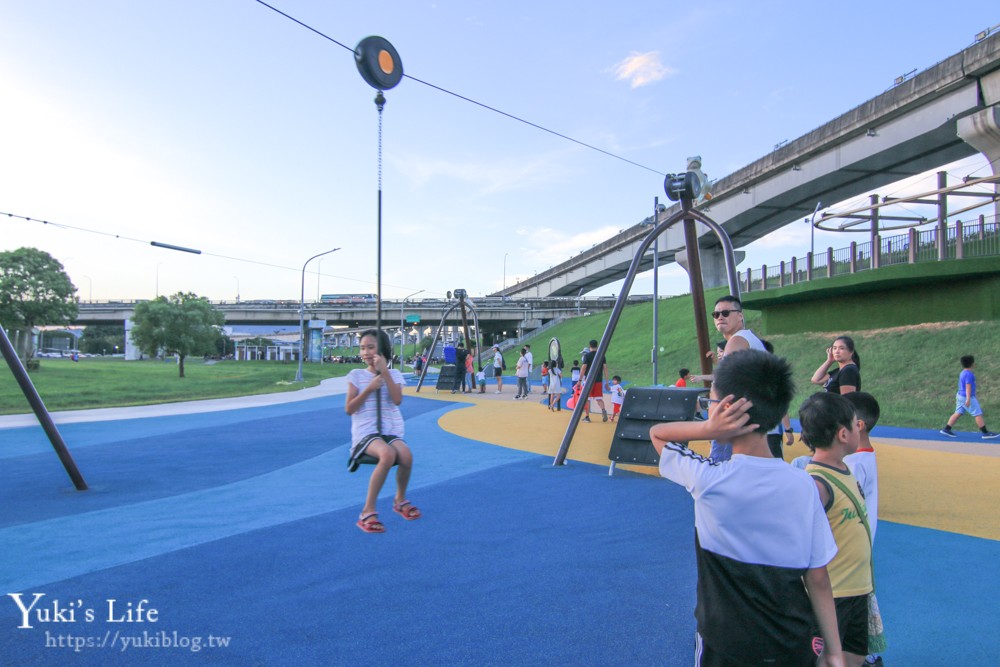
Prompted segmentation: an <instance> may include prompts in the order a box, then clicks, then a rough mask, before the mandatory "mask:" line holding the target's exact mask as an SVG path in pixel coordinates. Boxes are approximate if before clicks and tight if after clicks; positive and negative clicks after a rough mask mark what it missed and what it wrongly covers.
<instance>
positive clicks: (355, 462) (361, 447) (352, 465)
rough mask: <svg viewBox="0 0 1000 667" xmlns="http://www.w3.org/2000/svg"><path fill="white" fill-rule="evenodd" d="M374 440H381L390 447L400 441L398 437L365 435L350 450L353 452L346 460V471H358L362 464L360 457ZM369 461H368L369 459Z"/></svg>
mask: <svg viewBox="0 0 1000 667" xmlns="http://www.w3.org/2000/svg"><path fill="white" fill-rule="evenodd" d="M376 440H382V441H384V442H385V444H387V445H389V446H390V447H392V443H394V442H396V441H397V440H402V438H400V437H399V436H398V435H379V434H378V433H373V434H372V435H366V436H365V437H363V438H362V439H361V442H359V443H358V446H357V447H356V448H352V449H353V452H352V453H351V455H350V456H349V457H348V459H347V469H348V470H349V471H350V472H354V471H355V470H357V469H358V466H360V465H361V463H362V460H361V459H362V457H363V456H364V455H365V450H367V449H368V445H370V444H372V443H373V442H375V441H376ZM369 460H370V459H369Z"/></svg>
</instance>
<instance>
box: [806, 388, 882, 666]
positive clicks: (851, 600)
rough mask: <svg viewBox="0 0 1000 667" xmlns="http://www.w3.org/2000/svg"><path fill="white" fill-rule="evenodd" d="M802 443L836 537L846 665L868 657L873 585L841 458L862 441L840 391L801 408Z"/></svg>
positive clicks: (863, 522) (862, 523) (833, 575)
mask: <svg viewBox="0 0 1000 667" xmlns="http://www.w3.org/2000/svg"><path fill="white" fill-rule="evenodd" d="M799 421H801V422H802V441H803V442H805V443H806V445H808V446H809V448H810V449H812V450H813V455H812V460H811V461H810V462H809V465H807V466H806V472H807V473H809V474H810V475H812V477H813V479H814V480H816V488H817V489H819V498H820V502H821V503H822V505H823V509H825V510H826V517H827V519H829V521H830V528H831V529H832V530H833V536H834V538H835V539H836V540H837V555H836V557H835V558H834V559H833V560H832V561H831V562H830V565H829V567H828V568H827V569H828V570H829V572H830V583H831V585H832V586H833V598H834V600H835V602H836V607H837V627H838V628H839V629H840V643H841V646H842V647H843V648H842V650H843V652H844V663H845V664H846V665H848V667H860V666H861V665H863V664H864V662H865V656H867V655H868V596H869V594H870V593H871V592H872V590H873V589H874V587H873V579H874V577H873V576H872V572H873V568H872V543H871V530H870V528H869V526H868V511H867V509H866V508H865V500H864V495H863V494H862V492H861V487H860V486H859V485H858V480H857V479H856V478H855V477H854V475H852V474H851V470H850V468H849V467H848V465H847V463H845V462H844V457H846V456H847V455H848V454H853V453H854V452H856V451H857V450H858V447H859V446H860V444H861V432H860V429H859V425H858V418H857V416H856V413H855V411H854V406H853V405H852V404H851V402H850V401H848V400H847V399H846V398H845V397H844V396H843V395H841V394H837V393H831V392H819V393H816V394H813V395H812V396H810V397H809V398H807V399H806V400H805V401H804V402H803V403H802V406H801V407H800V408H799Z"/></svg>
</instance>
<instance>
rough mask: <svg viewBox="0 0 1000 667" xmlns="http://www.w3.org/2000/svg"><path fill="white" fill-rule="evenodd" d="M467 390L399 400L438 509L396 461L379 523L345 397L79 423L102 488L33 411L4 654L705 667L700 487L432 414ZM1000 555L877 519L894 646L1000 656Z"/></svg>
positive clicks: (6, 543)
mask: <svg viewBox="0 0 1000 667" xmlns="http://www.w3.org/2000/svg"><path fill="white" fill-rule="evenodd" d="M469 409H476V408H475V406H472V405H469V404H468V403H454V402H449V401H442V400H435V399H430V398H422V397H417V396H408V397H407V400H406V401H404V403H403V411H404V414H405V416H406V419H407V440H408V441H409V442H410V443H411V445H412V447H413V450H414V452H415V455H416V465H415V468H414V475H413V480H412V484H411V488H410V493H409V497H410V498H411V499H412V500H413V501H414V503H416V504H417V505H418V506H420V508H421V509H422V510H423V512H424V517H423V518H422V519H420V520H419V521H412V522H407V521H404V520H403V519H402V518H401V517H399V516H397V515H395V514H394V513H393V512H392V511H391V497H390V496H391V494H392V492H393V483H392V478H391V477H390V481H389V483H387V485H386V489H385V491H384V494H383V498H382V499H381V500H380V510H381V515H382V519H383V521H384V522H385V524H386V528H387V532H386V533H385V534H382V535H369V534H365V533H362V532H361V531H360V530H358V529H357V528H356V527H355V525H354V522H355V520H356V518H357V514H358V511H359V509H360V505H361V501H362V499H363V497H364V492H365V488H366V486H367V483H368V477H369V472H370V469H367V468H364V467H363V468H362V469H361V470H360V471H359V472H357V473H354V474H350V473H348V472H347V469H346V461H347V447H348V439H349V423H348V417H347V416H346V415H345V414H344V411H343V398H342V397H341V396H330V397H325V398H318V399H312V400H305V401H301V402H297V403H287V404H281V405H272V406H264V407H255V408H248V409H236V410H228V411H220V412H212V413H203V414H193V415H183V416H181V415H178V416H163V417H150V418H144V419H128V420H119V421H102V422H90V423H72V424H64V425H62V426H60V431H61V432H62V434H63V436H64V438H65V440H66V442H67V443H68V445H69V446H70V449H71V452H72V454H73V456H74V458H75V460H76V462H77V464H78V466H79V468H80V470H81V472H82V474H83V475H84V477H85V478H86V479H87V482H88V484H89V485H90V487H91V488H90V490H89V491H86V492H78V491H75V490H74V489H73V487H72V485H71V483H70V481H69V478H68V477H67V475H66V473H65V472H64V470H63V469H62V467H61V465H60V464H59V461H58V459H57V458H56V456H55V454H54V453H53V451H52V449H51V446H50V445H49V443H48V441H47V440H46V439H45V437H44V434H43V433H42V431H41V429H40V428H39V427H37V426H33V427H24V428H11V429H0V595H2V597H0V665H139V664H142V665H145V664H156V665H542V664H545V665H621V664H629V665H688V664H692V662H693V651H694V643H693V633H694V629H695V623H694V617H693V610H694V604H695V562H694V552H693V538H694V528H693V526H694V521H693V511H692V503H691V499H690V497H689V496H688V495H687V493H686V492H684V490H683V489H682V488H680V487H677V486H675V485H673V484H671V483H669V482H667V481H665V480H662V479H658V478H656V477H651V476H647V475H640V474H634V473H629V472H626V471H619V472H618V473H617V474H616V475H615V476H614V477H609V476H608V475H607V469H606V468H605V467H603V466H596V465H589V464H584V463H575V462H574V463H572V464H571V465H568V466H565V467H563V468H559V469H556V468H553V467H552V466H551V457H549V456H542V455H538V454H533V453H530V452H525V451H518V450H513V449H506V448H503V447H499V446H495V445H490V444H486V443H483V442H479V441H477V440H475V439H471V438H465V437H459V436H457V435H454V434H451V433H448V432H446V431H444V430H442V429H441V428H440V427H439V426H438V424H437V422H438V419H439V418H440V417H441V416H442V415H443V414H445V413H447V412H449V411H452V410H469ZM924 435H926V433H924ZM996 512H997V508H995V507H984V508H983V516H984V520H989V521H996ZM998 563H1000V542H997V541H993V540H988V539H981V538H975V537H969V536H965V535H959V534H954V533H948V532H944V531H938V530H931V529H926V528H916V527H912V526H908V525H902V524H895V523H891V522H888V521H880V523H879V531H878V540H877V542H876V581H877V585H878V597H879V603H880V606H881V608H882V612H883V616H884V618H885V622H886V629H887V634H888V640H889V644H890V647H889V650H887V651H886V652H885V654H884V656H885V660H886V664H887V665H906V666H910V667H912V666H921V665H951V664H962V665H996V664H1000V614H998V613H997V599H998V596H1000V567H998V565H997V564H998Z"/></svg>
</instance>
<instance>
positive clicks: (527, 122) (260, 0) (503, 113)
mask: <svg viewBox="0 0 1000 667" xmlns="http://www.w3.org/2000/svg"><path fill="white" fill-rule="evenodd" d="M254 1H255V2H257V3H258V4H261V5H264V6H265V7H267V8H268V9H270V10H272V11H274V12H276V13H278V14H281V15H282V16H284V17H285V18H286V19H288V20H289V21H293V22H295V23H297V24H299V25H300V26H302V27H303V28H305V29H306V30H309V31H311V32H314V33H316V34H317V35H319V36H320V37H322V38H323V39H326V40H328V41H331V42H333V43H334V44H336V45H337V46H340V47H342V48H345V49H347V50H348V51H350V52H351V53H354V49H352V48H351V47H349V46H347V45H345V44H343V43H342V42H338V41H337V40H335V39H334V38H333V37H330V36H329V35H327V34H325V33H323V32H321V31H319V30H317V29H316V28H313V27H312V26H310V25H308V24H306V23H303V22H302V21H300V20H298V19H297V18H295V17H294V16H289V15H288V14H286V13H285V12H283V11H281V10H280V9H277V8H275V7H272V6H271V5H269V4H267V3H266V2H264V0H254ZM403 78H406V79H410V80H411V81H414V82H416V83H420V84H423V85H425V86H427V87H428V88H433V89H434V90H437V91H439V92H442V93H445V94H447V95H451V96H452V97H456V98H458V99H460V100H462V101H463V102H468V103H470V104H474V105H476V106H478V107H481V108H483V109H486V110H487V111H492V112H493V113H497V114H500V115H501V116H505V117H507V118H510V119H511V120H515V121H517V122H519V123H524V124H525V125H527V126H529V127H533V128H535V129H536V130H541V131H542V132H547V133H549V134H551V135H553V136H556V137H559V138H560V139H565V140H566V141H571V142H573V143H574V144H577V145H579V146H583V147H584V148H589V149H590V150H592V151H597V152H598V153H603V154H604V155H607V156H608V157H613V158H614V159H616V160H621V161H622V162H627V163H628V164H630V165H632V166H635V167H639V168H640V169H645V170H646V171H651V172H653V173H654V174H658V175H660V176H666V175H667V174H666V173H665V172H662V171H660V170H659V169H653V168H652V167H647V166H646V165H644V164H640V163H638V162H634V161H632V160H629V159H628V158H625V157H622V156H621V155H615V154H614V153H612V152H610V151H606V150H604V149H603V148H598V147H597V146H593V145H591V144H588V143H586V142H584V141H580V140H579V139H574V138H573V137H570V136H567V135H565V134H562V133H561V132H556V131H555V130H550V129H549V128H547V127H544V126H542V125H539V124H537V123H532V122H531V121H530V120H525V119H524V118H520V117H519V116H515V115H514V114H511V113H507V112H506V111H502V110H500V109H497V108H496V107H491V106H490V105H488V104H484V103H482V102H477V101H476V100H474V99H472V98H470V97H466V96H465V95H460V94H459V93H456V92H454V91H451V90H448V89H447V88H442V87H441V86H437V85H434V84H433V83H430V82H428V81H424V80H422V79H418V78H417V77H415V76H412V75H410V74H406V73H405V72H404V73H403Z"/></svg>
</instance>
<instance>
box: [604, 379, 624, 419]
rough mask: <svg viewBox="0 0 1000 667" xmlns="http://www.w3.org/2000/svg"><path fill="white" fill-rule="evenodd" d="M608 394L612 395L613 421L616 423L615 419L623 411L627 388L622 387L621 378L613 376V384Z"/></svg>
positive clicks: (610, 385)
mask: <svg viewBox="0 0 1000 667" xmlns="http://www.w3.org/2000/svg"><path fill="white" fill-rule="evenodd" d="M608 393H609V394H611V407H612V411H611V421H614V420H615V417H617V416H618V414H619V413H620V412H621V411H622V403H624V402H625V387H623V386H622V379H621V377H620V376H618V375H615V376H612V378H611V384H609V385H608Z"/></svg>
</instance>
